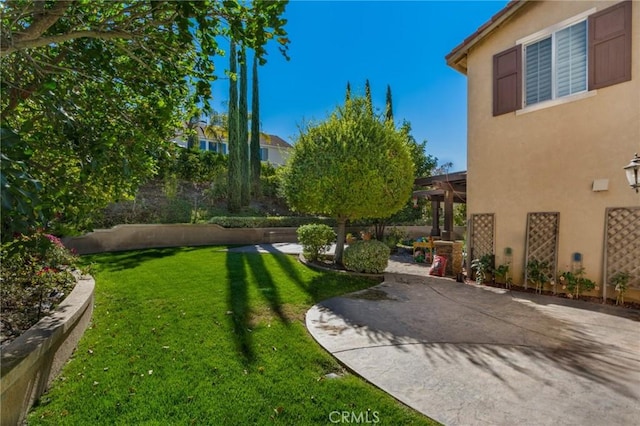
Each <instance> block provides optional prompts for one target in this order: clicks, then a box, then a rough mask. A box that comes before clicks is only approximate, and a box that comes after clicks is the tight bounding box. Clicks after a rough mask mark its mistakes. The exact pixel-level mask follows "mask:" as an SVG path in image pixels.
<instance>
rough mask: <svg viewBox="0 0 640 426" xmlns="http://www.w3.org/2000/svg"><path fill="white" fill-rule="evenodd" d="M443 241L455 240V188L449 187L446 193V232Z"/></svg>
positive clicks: (443, 233) (443, 232)
mask: <svg viewBox="0 0 640 426" xmlns="http://www.w3.org/2000/svg"><path fill="white" fill-rule="evenodd" d="M442 239H443V240H446V241H451V240H453V188H451V187H449V188H448V189H446V190H445V192H444V230H443V231H442Z"/></svg>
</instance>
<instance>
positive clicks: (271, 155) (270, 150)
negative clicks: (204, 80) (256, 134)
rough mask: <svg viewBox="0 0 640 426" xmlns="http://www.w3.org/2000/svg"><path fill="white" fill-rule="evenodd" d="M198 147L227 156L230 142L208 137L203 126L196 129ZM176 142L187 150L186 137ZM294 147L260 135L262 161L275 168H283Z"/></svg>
mask: <svg viewBox="0 0 640 426" xmlns="http://www.w3.org/2000/svg"><path fill="white" fill-rule="evenodd" d="M195 130H196V133H197V138H198V146H199V147H200V149H201V150H202V151H213V152H218V153H221V154H225V155H227V154H228V152H229V149H228V142H227V140H226V139H224V138H219V139H213V138H211V137H210V136H208V135H205V132H204V128H203V127H201V126H196V127H195ZM174 142H175V143H177V144H178V145H180V146H181V147H183V148H187V146H188V142H187V138H186V137H184V135H182V134H181V135H178V136H177V137H176V138H175V139H174ZM291 149H293V147H292V146H291V145H290V144H289V143H287V142H286V141H284V140H283V139H282V138H280V137H279V136H276V135H269V134H261V135H260V159H261V160H262V161H266V162H268V163H270V164H272V165H273V166H276V167H278V166H282V165H284V164H285V162H286V161H287V158H289V155H290V153H291Z"/></svg>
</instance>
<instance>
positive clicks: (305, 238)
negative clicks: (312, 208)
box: [297, 223, 336, 261]
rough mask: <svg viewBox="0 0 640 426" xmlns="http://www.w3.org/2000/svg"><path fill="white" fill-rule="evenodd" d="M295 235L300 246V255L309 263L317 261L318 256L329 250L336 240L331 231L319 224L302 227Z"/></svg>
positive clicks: (334, 234)
mask: <svg viewBox="0 0 640 426" xmlns="http://www.w3.org/2000/svg"><path fill="white" fill-rule="evenodd" d="M297 234H298V241H299V242H300V244H302V254H304V257H306V258H307V259H309V260H311V261H315V260H318V257H319V256H320V254H321V253H324V252H326V251H327V250H329V248H330V247H331V243H332V242H333V241H335V239H336V233H335V232H334V231H333V229H331V228H330V227H329V226H327V225H324V224H320V223H314V224H309V225H302V226H301V227H299V228H298V230H297Z"/></svg>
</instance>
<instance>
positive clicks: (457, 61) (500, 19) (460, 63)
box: [445, 0, 530, 75]
mask: <svg viewBox="0 0 640 426" xmlns="http://www.w3.org/2000/svg"><path fill="white" fill-rule="evenodd" d="M528 2H530V0H511V1H510V2H509V3H507V5H506V6H505V7H503V8H502V9H501V10H500V11H499V12H498V13H496V14H495V15H493V16H492V17H491V19H489V20H488V21H487V22H485V23H484V24H482V25H481V26H480V27H479V28H478V29H477V30H476V31H475V32H474V33H473V34H471V35H470V36H469V37H467V38H465V39H464V41H463V42H462V43H460V44H459V45H458V46H456V47H454V48H453V50H452V51H451V52H449V54H448V55H447V56H445V59H446V60H447V65H449V66H450V67H452V68H454V69H455V70H457V71H460V72H461V73H463V74H465V75H466V73H467V54H468V53H469V50H471V48H472V47H473V46H475V45H476V44H478V43H479V42H480V41H482V40H483V39H484V38H485V37H487V36H488V35H489V34H491V33H492V32H493V31H494V30H495V29H497V28H498V27H500V26H501V25H502V24H504V23H505V22H506V21H507V20H509V19H510V18H511V17H512V16H513V15H515V14H516V13H517V12H518V11H519V10H520V8H522V7H523V6H524V5H525V4H526V3H528Z"/></svg>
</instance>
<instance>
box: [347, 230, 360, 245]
mask: <svg viewBox="0 0 640 426" xmlns="http://www.w3.org/2000/svg"><path fill="white" fill-rule="evenodd" d="M345 241H346V243H347V244H353V243H355V242H356V241H358V239H357V238H356V236H355V235H353V234H352V233H351V232H349V233H347V235H346V237H345Z"/></svg>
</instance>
